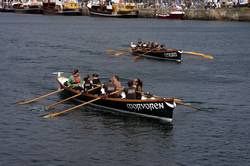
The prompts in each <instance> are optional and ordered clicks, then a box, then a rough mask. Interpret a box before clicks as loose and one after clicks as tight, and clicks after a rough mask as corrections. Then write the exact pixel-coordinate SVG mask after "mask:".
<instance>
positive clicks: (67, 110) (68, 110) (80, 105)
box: [43, 90, 120, 118]
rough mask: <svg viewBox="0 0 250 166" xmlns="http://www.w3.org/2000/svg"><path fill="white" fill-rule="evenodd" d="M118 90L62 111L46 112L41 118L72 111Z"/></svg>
mask: <svg viewBox="0 0 250 166" xmlns="http://www.w3.org/2000/svg"><path fill="white" fill-rule="evenodd" d="M118 92H120V90H118V91H115V92H113V93H110V94H108V95H103V96H100V97H98V98H96V99H93V100H90V101H88V102H85V103H82V104H79V105H77V106H74V107H72V108H69V109H66V110H63V111H60V112H54V113H49V114H47V115H43V118H53V117H56V116H59V115H62V114H64V113H67V112H70V111H73V110H75V109H76V108H79V107H82V106H84V105H87V104H89V103H93V102H95V101H97V100H100V99H103V98H105V97H106V96H109V95H113V94H115V93H118Z"/></svg>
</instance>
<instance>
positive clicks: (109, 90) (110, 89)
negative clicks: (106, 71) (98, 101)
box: [103, 79, 116, 95]
mask: <svg viewBox="0 0 250 166" xmlns="http://www.w3.org/2000/svg"><path fill="white" fill-rule="evenodd" d="M103 89H104V93H105V94H107V95H108V94H110V93H112V92H115V91H116V87H115V84H114V83H113V82H112V80H111V79H110V80H109V82H108V83H106V84H104V86H103Z"/></svg>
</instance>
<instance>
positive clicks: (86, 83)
mask: <svg viewBox="0 0 250 166" xmlns="http://www.w3.org/2000/svg"><path fill="white" fill-rule="evenodd" d="M83 89H84V92H88V91H89V90H90V89H92V83H91V80H90V76H89V75H87V76H86V77H85V78H84V85H83Z"/></svg>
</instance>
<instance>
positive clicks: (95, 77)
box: [91, 73, 102, 95]
mask: <svg viewBox="0 0 250 166" xmlns="http://www.w3.org/2000/svg"><path fill="white" fill-rule="evenodd" d="M101 86H102V84H101V81H100V79H99V75H98V74H96V73H94V74H92V87H93V88H95V89H94V90H93V91H91V93H92V94H97V95H99V94H101Z"/></svg>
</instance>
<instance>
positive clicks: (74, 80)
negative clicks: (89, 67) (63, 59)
mask: <svg viewBox="0 0 250 166" xmlns="http://www.w3.org/2000/svg"><path fill="white" fill-rule="evenodd" d="M81 84H82V80H81V76H80V74H79V70H78V69H75V70H74V71H73V72H72V75H71V76H70V77H69V78H68V81H67V82H66V83H65V85H66V86H68V87H71V88H73V89H75V90H80V91H81V90H83V88H82V87H81Z"/></svg>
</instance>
